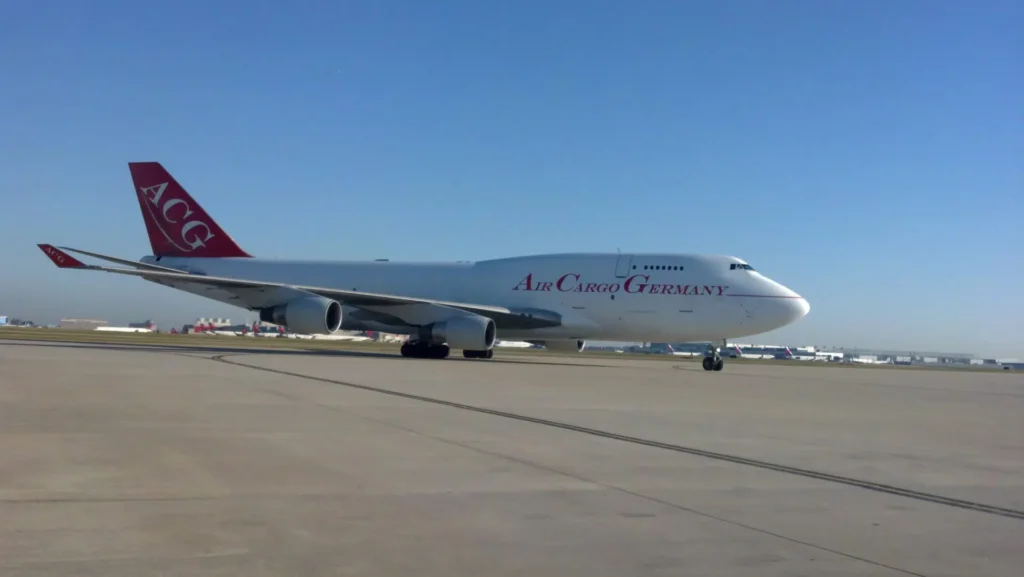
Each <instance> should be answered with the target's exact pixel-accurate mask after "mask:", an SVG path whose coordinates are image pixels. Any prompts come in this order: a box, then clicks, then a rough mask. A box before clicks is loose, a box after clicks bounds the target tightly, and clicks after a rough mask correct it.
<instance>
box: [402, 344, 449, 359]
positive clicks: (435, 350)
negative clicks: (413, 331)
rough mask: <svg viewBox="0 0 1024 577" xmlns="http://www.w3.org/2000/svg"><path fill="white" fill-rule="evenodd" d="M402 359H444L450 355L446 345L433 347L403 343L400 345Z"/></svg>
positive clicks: (432, 345)
mask: <svg viewBox="0 0 1024 577" xmlns="http://www.w3.org/2000/svg"><path fill="white" fill-rule="evenodd" d="M401 353H402V356H403V357H411V358H414V359H444V358H447V357H448V355H449V354H450V353H451V349H450V348H448V345H435V344H427V343H405V344H403V345H402V348H401Z"/></svg>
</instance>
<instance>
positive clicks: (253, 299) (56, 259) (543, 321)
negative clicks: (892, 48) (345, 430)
mask: <svg viewBox="0 0 1024 577" xmlns="http://www.w3.org/2000/svg"><path fill="white" fill-rule="evenodd" d="M38 246H39V248H40V249H41V250H42V251H43V252H44V253H45V254H46V256H48V257H49V258H50V260H51V261H53V263H54V264H55V265H57V267H58V268H68V269H77V270H96V271H103V272H109V273H114V274H123V275H128V276H137V277H142V278H144V279H146V280H150V281H153V282H157V283H160V284H164V283H161V281H176V282H187V283H191V284H194V285H200V286H206V287H210V288H212V289H220V290H223V291H226V292H228V293H231V294H232V295H234V296H235V297H237V298H238V299H239V300H241V301H242V302H243V303H245V304H246V306H247V307H248V308H251V309H254V308H262V307H266V306H273V305H275V304H283V303H284V302H285V301H286V300H288V299H289V298H295V297H296V296H299V293H305V294H314V295H319V296H322V297H325V298H329V299H333V300H336V301H338V302H339V303H342V304H345V305H348V306H352V307H356V308H364V309H367V310H369V311H376V312H387V314H389V315H393V316H396V317H398V318H401V319H403V320H405V321H406V322H408V323H410V324H427V323H429V322H433V321H435V320H442V319H441V318H438V317H439V314H440V315H443V316H449V315H450V314H452V313H454V312H456V311H464V312H469V313H473V314H477V315H480V316H484V317H488V318H491V319H493V320H494V323H495V325H497V327H498V328H499V329H510V328H513V329H527V328H544V327H557V326H561V324H562V318H561V315H560V314H558V313H556V312H552V311H545V310H537V309H523V310H518V309H517V310H513V309H510V308H506V307H499V306H492V305H478V304H469V303H459V302H448V301H440V300H433V299H423V298H416V297H405V296H399V295H390V294H380V293H368V292H362V291H351V290H342V289H334V288H324V287H314V286H303V285H295V284H287V283H275V282H268V281H258V280H247V279H240V278H231V277H216V276H209V275H205V274H191V273H188V272H182V271H179V270H176V269H172V268H168V267H161V266H156V265H148V264H145V263H135V262H132V261H128V260H126V259H117V258H116V257H107V256H104V255H99V254H96V253H89V252H86V251H80V250H76V249H68V250H73V251H75V252H79V253H81V254H88V255H90V256H95V257H97V258H101V259H104V260H109V261H113V262H122V263H124V264H128V265H130V266H134V267H138V268H131V269H128V268H116V267H107V266H97V265H87V264H85V263H83V262H81V261H80V260H78V259H76V258H75V257H73V256H71V255H69V254H67V253H66V252H64V251H63V250H61V249H59V248H57V247H55V246H53V245H50V244H40V245H38Z"/></svg>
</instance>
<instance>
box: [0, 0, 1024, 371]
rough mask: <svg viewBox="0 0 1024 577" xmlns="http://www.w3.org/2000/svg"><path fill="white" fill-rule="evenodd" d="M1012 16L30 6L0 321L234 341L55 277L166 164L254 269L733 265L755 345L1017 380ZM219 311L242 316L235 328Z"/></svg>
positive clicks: (121, 228) (7, 116) (12, 143)
mask: <svg viewBox="0 0 1024 577" xmlns="http://www.w3.org/2000/svg"><path fill="white" fill-rule="evenodd" d="M1022 28H1024V8H1022V5H1021V4H1020V3H1019V2H1011V1H1008V0H1007V1H1003V2H996V1H977V2H967V1H949V2H931V1H926V0H900V1H898V2H887V1H881V0H868V1H846V2H820V1H812V0H805V1H796V0H785V1H778V2H753V1H749V2H739V1H715V2H712V1H702V2H696V1H694V2H678V1H670V0H665V1H658V2H655V1H635V2H608V1H598V0H591V1H586V2H584V1H582V0H572V1H570V0H561V1H550V0H549V1H545V2H542V1H536V0H524V1H519V0H517V1H516V2H479V1H473V0H462V1H441V0H438V1H436V2H420V1H416V0H407V1H404V2H398V1H391V0H379V1H376V2H328V1H325V2H289V3H284V2H269V1H261V2H255V1H247V2H236V1H218V2H197V1H194V0H179V1H175V2H145V3H140V2H127V1H124V2H121V1H118V2H113V1H95V2H78V3H70V2H52V1H51V2H45V1H40V2H33V3H16V4H11V5H9V6H8V7H7V8H5V15H4V18H3V19H2V20H0V70H2V72H3V89H2V90H0V110H3V111H4V114H2V115H0V201H3V206H4V209H3V213H2V214H3V224H2V228H0V247H2V249H0V266H2V267H3V271H4V274H3V281H2V282H0V314H8V315H11V316H20V317H26V318H32V319H36V320H38V321H44V322H45V321H56V320H57V319H59V318H60V317H62V316H87V317H98V318H106V319H109V320H110V321H112V322H127V321H130V320H141V319H143V318H154V319H156V320H157V321H158V322H162V323H164V324H167V323H171V322H173V323H175V324H178V323H181V322H185V321H189V320H192V319H194V318H195V317H197V316H231V317H232V318H238V319H241V318H245V316H246V315H245V314H244V311H241V310H240V309H232V308H230V307H223V306H220V305H217V304H216V303H213V302H211V301H205V300H203V299H200V298H198V297H191V296H187V295H183V294H179V293H177V292H175V291H172V290H170V289H165V288H162V287H157V286H149V285H148V284H147V283H144V282H142V281H133V280H132V279H128V278H123V277H116V278H112V276H113V275H109V276H108V275H101V274H88V273H74V272H66V271H65V272H61V271H58V270H57V269H55V268H54V267H53V266H52V265H51V264H50V263H49V261H48V260H47V259H46V258H45V257H44V256H43V255H42V254H41V253H40V252H39V251H38V249H37V248H36V247H35V243H37V242H52V243H55V244H65V245H70V246H78V247H82V248H86V249H91V250H95V251H99V252H107V253H113V254H118V255H122V256H127V257H131V258H137V257H140V256H142V255H143V254H146V253H147V252H148V251H149V245H148V242H147V237H146V234H145V230H144V227H143V224H142V220H141V218H140V215H139V209H138V205H137V203H136V202H135V200H134V198H133V195H132V189H131V182H130V178H129V175H128V169H127V165H126V163H127V162H128V161H130V160H158V161H160V162H162V163H164V165H165V166H166V167H167V168H168V169H169V170H171V172H172V173H174V174H175V175H176V176H177V177H178V179H179V180H180V181H181V182H182V184H183V185H184V186H185V187H186V188H187V189H188V190H189V191H190V192H191V193H192V194H193V195H195V196H196V197H197V198H198V199H199V200H200V202H202V204H203V206H204V207H205V208H206V209H207V211H208V212H210V213H211V214H212V215H214V217H215V218H216V219H217V221H218V222H219V223H220V224H221V226H223V227H224V228H225V229H227V230H228V231H229V232H231V234H232V236H234V237H235V239H236V240H237V241H238V242H239V243H240V244H241V245H242V246H243V247H244V248H245V249H246V250H248V251H249V252H251V253H253V254H256V255H259V256H274V257H288V256H300V257H310V258H366V259H370V258H384V257H387V258H391V259H393V260H397V259H413V260H465V259H485V258H493V257H501V256H511V255H517V254H528V253H541V252H561V251H578V250H579V251H614V250H616V249H621V250H623V251H624V252H630V251H633V252H641V251H659V252H661V251H665V252H668V251H671V252H713V253H727V254H733V255H736V256H740V257H742V258H745V259H747V260H748V261H749V262H750V263H751V264H753V265H754V266H755V267H756V268H758V269H759V270H761V271H763V272H765V273H766V274H767V275H769V276H771V277H773V278H776V279H777V280H780V281H781V282H783V283H784V284H786V285H788V286H791V287H792V288H794V289H795V290H797V291H799V292H801V293H802V294H804V295H806V296H807V298H808V299H809V300H810V302H811V306H812V309H811V314H810V315H809V316H808V317H807V318H805V319H804V320H802V321H800V322H799V323H797V324H795V325H792V326H791V327H788V328H786V329H783V330H781V331H778V332H777V333H775V334H769V335H765V336H764V337H761V338H756V339H753V340H764V341H777V340H786V341H787V342H790V343H797V344H819V345H837V346H838V345H843V346H858V345H859V346H878V347H897V348H915V349H939V350H958V351H959V350H964V351H967V352H978V353H985V354H995V355H1001V356H1017V357H1024V329H1022V327H1024V306H1022V304H1021V297H1020V294H1019V293H1020V287H1021V286H1024V259H1022V256H1021V248H1022V247H1024V233H1022V232H1021V231H1022V230H1024V227H1022V226H1021V222H1022V221H1021V209H1022V207H1024V161H1022V159H1024V107H1022V105H1021V95H1022V94H1024V74H1022V72H1021V70H1024V68H1022V66H1021V62H1022V57H1021V55H1022V54H1024V40H1022V36H1021V35H1020V33H1019V31H1020V30H1021V29H1022ZM240 313H242V314H240Z"/></svg>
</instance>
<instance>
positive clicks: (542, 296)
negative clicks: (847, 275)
mask: <svg viewBox="0 0 1024 577" xmlns="http://www.w3.org/2000/svg"><path fill="white" fill-rule="evenodd" d="M128 167H129V170H130V172H131V175H132V181H133V182H134V185H135V194H136V196H137V197H138V201H139V206H140V208H141V209H142V218H143V221H144V222H145V223H146V229H147V231H148V232H149V240H150V244H151V245H152V249H153V254H152V255H149V256H145V257H143V258H141V259H140V260H139V261H133V260H129V259H123V258H118V257H113V256H108V255H102V254H97V253H94V252H88V251H84V250H80V249H73V248H67V247H61V248H57V247H55V246H53V245H50V244H40V245H39V247H40V248H41V249H42V250H43V252H45V253H46V254H47V255H48V256H49V257H50V259H51V260H53V262H54V264H56V265H57V266H58V267H60V268H68V269H80V270H93V271H103V272H109V273H116V274H124V275H131V276H137V277H141V278H143V279H145V280H147V281H150V282H153V283H156V284H161V285H164V286H169V287H171V288H174V289H178V290H182V291H187V292H190V293H193V294H197V295H200V296H203V297H206V298H210V299H213V300H217V301H220V302H224V303H227V304H230V305H234V306H237V307H241V308H244V309H247V310H250V311H256V312H258V313H259V316H260V319H261V320H263V321H266V322H271V323H274V324H277V325H282V326H284V327H286V328H287V329H288V330H289V331H292V332H296V333H305V334H332V333H334V332H336V331H338V330H372V331H382V332H389V333H397V334H405V335H409V340H408V341H407V342H406V344H405V345H403V346H402V355H403V356H406V357H416V358H432V359H442V358H445V357H447V356H448V355H449V352H450V350H451V349H461V350H462V352H463V356H464V357H466V358H473V359H481V358H482V359H489V358H491V357H492V356H493V354H494V344H495V341H496V340H497V338H498V335H499V334H500V335H501V338H502V339H507V340H521V341H528V342H531V343H535V344H541V345H543V346H545V347H546V348H548V349H552V350H566V351H582V350H583V349H584V348H585V346H586V341H587V340H611V341H658V342H705V341H707V342H718V341H721V342H722V343H724V342H725V339H730V338H738V337H744V336H749V335H754V334H759V333H763V332H767V331H770V330H773V329H777V328H779V327H782V326H785V325H788V324H790V323H793V322H795V321H797V320H798V319H800V318H801V317H803V316H804V315H806V314H807V313H808V311H809V310H810V305H808V303H807V301H806V300H805V299H804V298H802V297H801V296H800V295H798V294H797V293H795V292H793V291H792V290H790V289H788V288H786V287H784V286H782V285H781V284H779V283H777V282H775V281H773V280H771V279H769V278H768V277H766V276H764V275H762V274H760V273H758V272H757V271H755V270H754V269H753V267H751V266H750V265H749V264H747V263H746V262H745V261H743V260H742V259H739V258H735V257H731V256H717V255H702V254H647V253H645V254H618V253H581V254H545V255H536V256H519V257H511V258H499V259H494V260H484V261H479V262H439V263H425V262H424V263H420V262H388V261H370V262H362V261H327V262H319V261H303V260H272V259H261V258H254V257H253V256H251V255H250V254H248V253H247V252H245V251H244V250H242V249H241V248H240V247H239V246H238V244H237V243H235V241H234V240H232V238H231V237H230V236H228V234H227V233H226V232H224V230H223V229H221V227H220V226H218V225H217V223H216V222H215V221H214V220H213V219H212V218H210V215H209V214H207V213H206V211H204V210H203V208H202V207H201V206H199V203H197V202H196V201H195V200H194V199H193V198H192V197H191V196H190V195H189V194H188V193H187V192H185V189H184V188H182V187H181V185H179V184H178V182H177V181H176V180H175V179H174V177H173V176H171V175H170V174H169V173H168V172H167V171H166V170H165V169H164V167H163V166H161V165H160V163H158V162H130V163H128ZM66 251H69V252H75V253H78V254H81V255H85V256H89V257H93V258H97V259H101V260H104V261H107V262H111V263H115V264H118V265H121V266H118V267H111V266H100V265H86V264H84V263H82V262H81V261H79V260H78V259H77V258H75V257H73V256H71V255H70V254H68V252H66ZM722 367H723V361H722V359H721V357H720V356H719V355H718V354H717V353H716V354H714V355H713V356H712V357H711V358H710V359H705V362H704V368H705V370H722Z"/></svg>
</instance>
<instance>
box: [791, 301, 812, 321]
mask: <svg viewBox="0 0 1024 577" xmlns="http://www.w3.org/2000/svg"><path fill="white" fill-rule="evenodd" d="M785 300H786V304H787V305H788V306H789V311H788V313H789V314H788V316H789V318H790V321H789V322H791V323H792V322H796V321H798V320H800V319H802V318H804V317H805V316H807V313H809V312H811V303H809V302H807V299H805V298H803V297H799V298H792V299H785Z"/></svg>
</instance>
